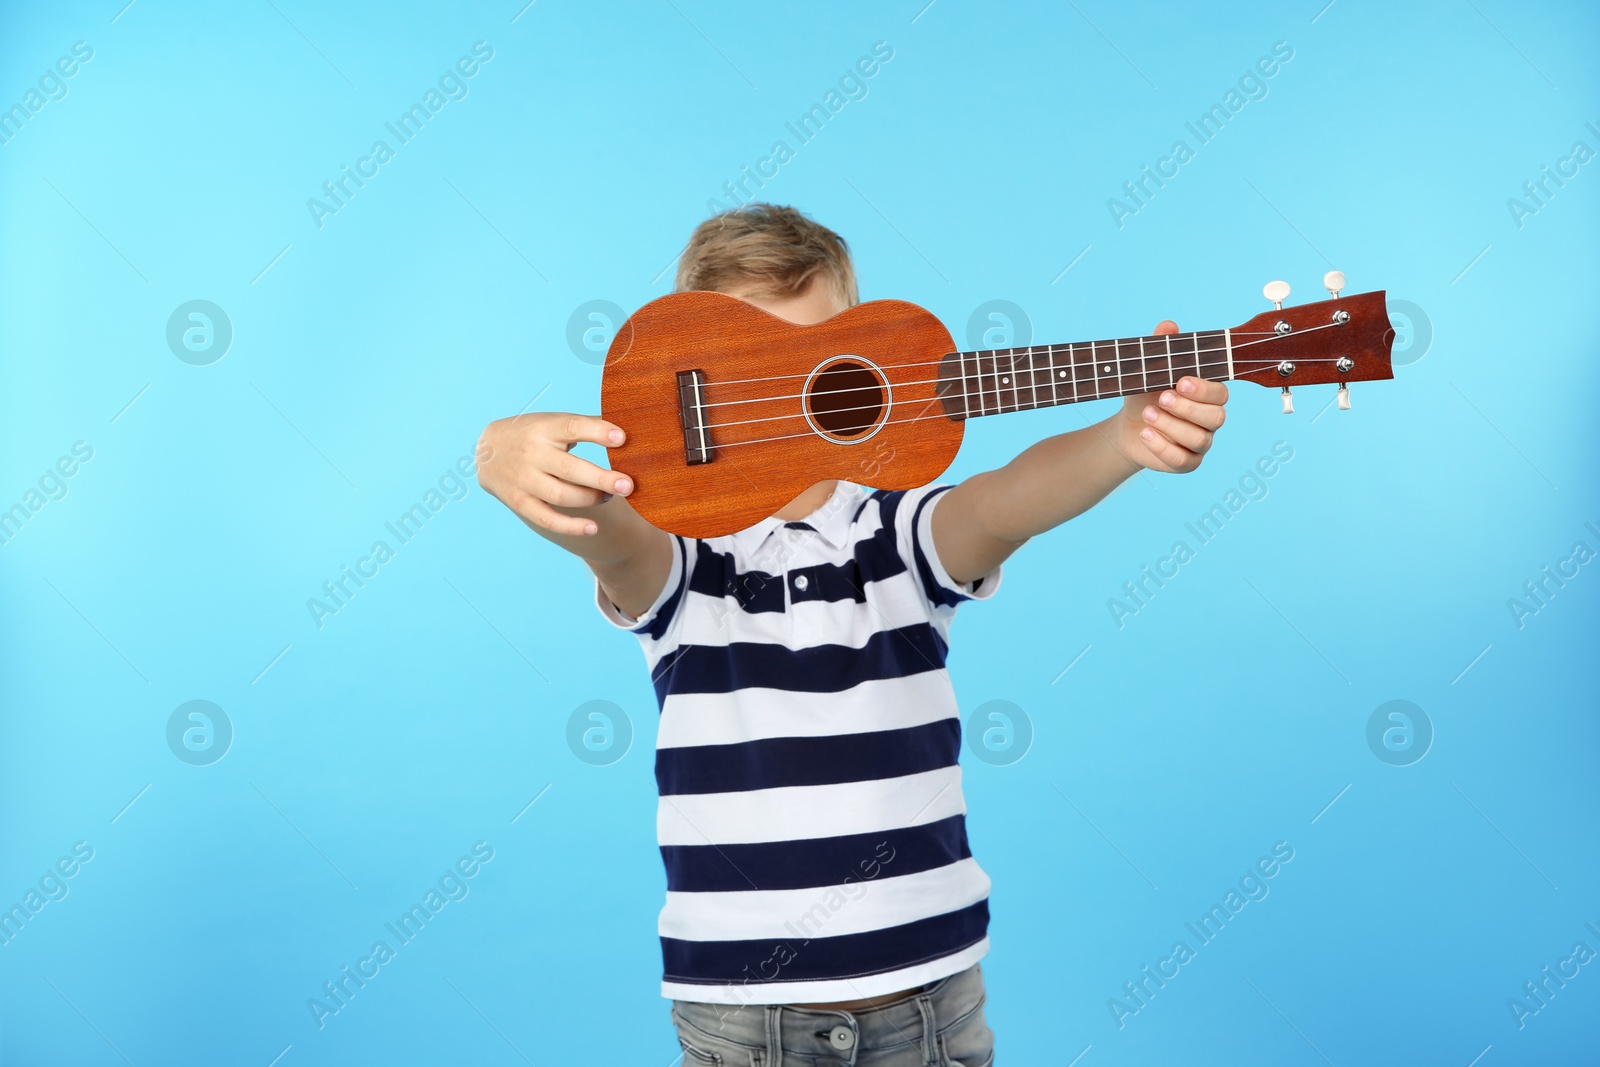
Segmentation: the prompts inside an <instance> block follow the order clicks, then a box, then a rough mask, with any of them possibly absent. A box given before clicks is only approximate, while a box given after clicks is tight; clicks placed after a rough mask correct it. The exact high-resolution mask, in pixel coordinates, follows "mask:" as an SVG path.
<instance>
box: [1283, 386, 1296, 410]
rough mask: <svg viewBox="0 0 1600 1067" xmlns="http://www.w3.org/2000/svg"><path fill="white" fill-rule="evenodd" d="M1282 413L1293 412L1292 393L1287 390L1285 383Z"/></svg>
mask: <svg viewBox="0 0 1600 1067" xmlns="http://www.w3.org/2000/svg"><path fill="white" fill-rule="evenodd" d="M1283 413H1284V414H1285V415H1293V414H1294V394H1293V393H1291V392H1289V387H1288V386H1287V385H1286V386H1284V387H1283Z"/></svg>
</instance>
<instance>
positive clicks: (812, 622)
mask: <svg viewBox="0 0 1600 1067" xmlns="http://www.w3.org/2000/svg"><path fill="white" fill-rule="evenodd" d="M950 488H951V486H950V485H948V484H936V485H927V486H922V487H920V488H917V489H910V490H896V491H889V490H867V489H865V488H863V487H862V486H859V485H855V484H853V483H850V482H842V481H841V482H839V483H838V486H837V488H836V489H835V490H834V493H833V495H832V496H831V497H830V498H829V499H828V500H827V502H825V503H824V504H823V505H822V506H821V507H819V508H818V509H817V510H816V511H814V512H813V513H812V514H810V515H808V516H807V517H806V518H805V519H804V520H801V521H790V522H785V521H783V520H782V519H778V518H775V517H769V518H766V519H763V520H762V521H761V522H759V523H757V524H756V525H754V526H752V527H750V528H748V529H745V530H741V531H739V532H737V533H734V534H730V535H727V536H724V537H713V538H706V539H697V538H686V537H680V536H678V535H676V534H673V535H671V536H672V540H673V549H674V551H673V558H672V570H671V573H670V574H669V576H668V578H667V582H666V585H665V586H664V587H663V588H662V590H661V593H660V595H659V596H658V597H657V598H656V601H655V603H654V604H652V605H651V606H650V608H649V609H648V610H647V611H646V612H645V613H644V614H643V615H640V616H639V617H638V618H637V619H635V618H632V617H630V616H628V615H626V614H624V613H623V612H621V611H620V610H618V609H617V607H616V606H615V605H614V604H612V603H611V600H610V598H608V597H607V596H606V595H605V592H604V591H603V590H602V589H600V587H599V583H598V581H597V582H596V587H595V597H596V604H597V606H598V607H599V609H600V613H601V614H602V615H603V616H604V617H605V618H606V619H607V621H609V622H611V623H612V624H613V625H614V626H617V627H619V628H622V629H627V630H631V631H632V632H633V633H635V634H637V635H638V636H639V640H640V642H641V644H642V645H643V648H644V655H645V660H646V662H647V663H648V665H649V668H650V678H651V680H652V682H653V683H654V685H655V690H656V697H657V699H658V700H659V702H660V705H661V721H660V728H659V732H658V737H657V742H656V782H657V785H658V786H659V788H660V794H661V796H660V801H659V806H658V809H657V817H656V831H657V837H658V840H659V841H660V845H661V855H662V859H663V860H664V861H665V863H666V868H667V902H666V906H665V907H664V908H663V909H662V910H661V918H660V923H659V931H660V935H661V951H662V956H663V959H664V964H665V968H664V977H663V981H662V986H661V992H662V995H663V996H665V997H668V998H671V999H675V1000H692V1001H701V1002H707V1003H715V1004H786V1003H807V1002H819V1001H831V1000H854V999H857V998H860V997H871V996H879V995H882V994H885V993H892V992H896V991H898V990H902V989H908V988H911V987H914V986H919V985H921V984H923V983H925V982H930V981H933V980H936V979H938V978H942V977H944V976H946V975H949V974H954V973H956V972H957V971H961V970H963V969H965V968H967V967H969V966H971V965H972V964H973V963H974V962H976V961H977V960H979V959H981V958H982V957H983V956H984V954H985V953H986V952H987V951H988V949H989V941H988V937H987V929H988V921H989V907H988V898H989V877H988V875H986V874H985V873H984V872H983V870H982V869H981V868H980V867H979V866H978V865H977V863H976V862H975V861H974V860H973V859H972V855H971V852H970V850H969V849H968V846H967V833H966V822H965V813H966V802H965V800H964V799H963V798H962V795H961V768H960V766H959V765H958V764H957V762H956V761H957V756H958V754H959V752H960V747H961V718H960V712H959V710H958V708H957V706H956V699H955V692H954V690H953V689H952V687H951V684H950V677H949V674H948V672H947V671H946V670H945V657H946V654H947V653H948V651H949V632H950V622H951V618H952V616H953V615H954V614H955V610H956V608H957V606H958V605H960V604H961V603H962V602H963V601H966V600H984V599H988V598H989V597H990V596H992V595H994V593H995V591H996V590H997V589H998V588H999V585H1000V568H999V567H996V568H995V569H994V570H993V571H991V572H990V573H989V574H986V575H984V576H983V577H982V578H979V579H978V580H976V581H974V582H971V583H968V584H966V585H959V584H957V583H956V582H955V581H953V580H952V579H951V577H950V575H949V574H948V572H946V570H945V568H944V565H943V564H942V563H941V562H940V560H939V558H938V554H937V553H936V552H935V551H934V548H933V537H932V526H931V519H932V515H933V508H934V504H935V502H936V501H937V500H938V498H939V497H940V496H941V495H942V494H943V492H944V491H945V490H948V489H950Z"/></svg>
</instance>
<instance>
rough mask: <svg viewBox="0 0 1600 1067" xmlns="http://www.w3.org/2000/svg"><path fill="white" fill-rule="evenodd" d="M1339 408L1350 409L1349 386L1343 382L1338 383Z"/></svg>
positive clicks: (1341, 409)
mask: <svg viewBox="0 0 1600 1067" xmlns="http://www.w3.org/2000/svg"><path fill="white" fill-rule="evenodd" d="M1339 410H1340V411H1349V410H1350V386H1349V385H1347V384H1346V383H1344V382H1340V383H1339Z"/></svg>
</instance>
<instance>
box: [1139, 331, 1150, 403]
mask: <svg viewBox="0 0 1600 1067" xmlns="http://www.w3.org/2000/svg"><path fill="white" fill-rule="evenodd" d="M1139 376H1140V377H1142V378H1143V379H1144V392H1146V393H1148V392H1149V391H1150V364H1149V363H1148V362H1146V361H1145V357H1144V338H1143V337H1141V338H1139Z"/></svg>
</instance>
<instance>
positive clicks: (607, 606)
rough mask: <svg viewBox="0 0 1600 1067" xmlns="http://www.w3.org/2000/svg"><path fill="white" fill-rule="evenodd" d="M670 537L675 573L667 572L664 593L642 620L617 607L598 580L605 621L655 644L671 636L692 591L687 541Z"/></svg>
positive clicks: (597, 604) (598, 600) (598, 599)
mask: <svg viewBox="0 0 1600 1067" xmlns="http://www.w3.org/2000/svg"><path fill="white" fill-rule="evenodd" d="M667 536H668V537H670V538H671V539H672V569H671V570H670V571H668V572H667V580H666V582H665V584H663V585H662V586H661V592H660V593H658V594H656V599H655V603H653V604H651V605H650V607H648V608H647V609H645V613H644V614H643V615H640V616H639V617H638V618H634V617H633V616H632V615H629V614H628V613H627V612H625V611H623V610H622V609H621V608H619V607H617V606H616V605H615V604H613V603H612V602H611V598H610V597H608V596H606V591H605V589H604V588H603V587H602V586H601V585H600V578H599V577H598V576H596V577H595V580H594V599H595V607H597V608H598V609H599V610H600V616H601V618H603V619H605V620H606V621H607V622H609V623H610V624H611V625H612V626H615V627H616V628H617V629H619V630H628V631H630V632H632V633H636V634H639V635H641V636H643V637H649V638H651V639H652V640H660V639H661V637H662V636H663V635H664V634H665V633H666V632H667V627H669V626H671V625H672V620H673V618H674V617H675V616H676V615H677V613H678V607H679V605H680V604H682V602H683V598H684V594H685V593H686V592H687V591H688V586H689V572H690V570H691V568H692V567H693V561H692V559H691V557H690V552H691V546H690V542H689V540H688V539H687V538H684V537H680V536H679V535H677V534H674V533H669V534H668V535H667Z"/></svg>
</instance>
